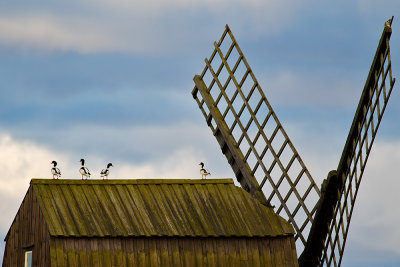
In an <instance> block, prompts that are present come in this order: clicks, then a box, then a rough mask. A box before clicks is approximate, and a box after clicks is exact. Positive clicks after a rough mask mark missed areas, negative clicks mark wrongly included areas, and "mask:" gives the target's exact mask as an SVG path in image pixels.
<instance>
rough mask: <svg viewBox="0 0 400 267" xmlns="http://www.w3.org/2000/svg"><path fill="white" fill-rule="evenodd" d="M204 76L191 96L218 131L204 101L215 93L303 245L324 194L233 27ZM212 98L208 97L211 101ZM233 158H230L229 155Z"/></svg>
mask: <svg viewBox="0 0 400 267" xmlns="http://www.w3.org/2000/svg"><path fill="white" fill-rule="evenodd" d="M205 63H206V66H205V68H204V70H203V72H202V73H201V75H200V77H201V79H202V81H203V82H204V84H205V86H206V88H205V90H204V91H205V92H203V91H202V89H201V88H197V87H195V88H194V90H193V92H192V93H193V96H194V98H195V100H196V102H197V104H198V105H199V107H200V109H201V111H202V113H203V115H204V117H205V118H206V120H207V123H208V125H209V127H210V128H211V130H212V131H213V133H214V135H215V134H216V132H217V131H218V130H221V129H218V126H217V123H216V121H215V120H219V119H220V118H218V117H217V118H214V117H213V116H212V114H211V112H210V110H209V108H208V107H207V105H205V99H204V97H202V95H199V94H198V93H197V92H198V91H200V93H201V94H205V95H204V96H206V101H207V99H209V96H211V98H212V100H209V101H210V102H212V103H211V104H212V105H213V106H214V105H215V106H216V107H217V108H218V109H219V111H220V113H221V115H222V120H223V121H224V123H226V126H227V128H228V129H229V134H231V135H232V136H233V138H234V141H235V147H236V148H237V149H238V150H240V151H241V153H243V156H244V160H245V161H246V162H247V164H248V166H249V167H250V171H251V175H253V176H254V177H255V178H256V180H257V182H258V185H257V186H258V187H259V188H260V189H261V190H262V192H264V194H265V196H267V199H268V201H269V202H270V203H271V204H272V205H275V206H276V212H277V213H278V214H280V215H281V216H283V217H285V218H286V219H288V220H289V221H290V222H291V223H292V225H293V227H294V228H295V231H296V236H295V238H296V245H297V250H298V251H299V252H300V251H302V248H303V246H304V245H305V243H306V240H307V237H308V232H309V229H310V227H311V224H312V222H313V216H314V213H315V211H316V204H317V201H318V199H319V197H320V191H319V188H318V187H317V186H316V184H315V182H314V180H313V179H312V177H311V175H310V173H309V171H308V170H307V168H306V166H305V165H304V163H303V161H302V159H301V158H300V156H299V154H298V153H297V151H296V149H295V148H294V146H293V144H292V142H291V141H290V139H289V137H288V136H287V134H286V132H285V130H284V129H283V127H282V125H281V123H280V122H279V120H278V118H277V116H276V114H275V112H274V111H273V109H272V107H271V105H270V104H269V102H268V100H267V98H266V97H265V95H264V92H263V91H262V89H261V87H260V85H259V83H258V82H257V79H256V78H255V76H254V74H253V72H252V70H251V68H250V66H249V64H248V63H247V60H246V59H245V57H244V55H243V53H242V51H241V49H240V48H239V46H238V44H237V42H236V40H235V38H234V36H233V34H232V32H231V31H230V29H229V27H228V26H226V29H225V31H224V33H223V35H222V37H221V39H220V40H219V42H218V43H217V42H215V43H214V51H213V52H212V54H211V57H210V59H205ZM208 104H210V103H208ZM228 160H229V159H228Z"/></svg>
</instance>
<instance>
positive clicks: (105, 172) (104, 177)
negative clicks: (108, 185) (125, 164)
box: [100, 163, 114, 180]
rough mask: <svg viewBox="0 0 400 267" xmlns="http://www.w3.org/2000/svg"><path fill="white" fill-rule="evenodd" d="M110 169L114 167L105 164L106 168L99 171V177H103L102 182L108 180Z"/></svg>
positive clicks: (110, 164)
mask: <svg viewBox="0 0 400 267" xmlns="http://www.w3.org/2000/svg"><path fill="white" fill-rule="evenodd" d="M110 167H114V165H112V163H108V164H107V168H106V169H103V170H101V172H100V176H101V177H103V180H104V179H107V180H108V175H109V174H110Z"/></svg>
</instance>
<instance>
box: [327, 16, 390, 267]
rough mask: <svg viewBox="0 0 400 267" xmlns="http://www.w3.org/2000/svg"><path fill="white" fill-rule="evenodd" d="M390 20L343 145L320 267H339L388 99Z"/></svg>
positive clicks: (386, 25)
mask: <svg viewBox="0 0 400 267" xmlns="http://www.w3.org/2000/svg"><path fill="white" fill-rule="evenodd" d="M392 20H393V17H392V19H390V20H388V21H387V22H386V23H385V27H384V30H383V33H382V36H381V39H380V41H379V44H378V48H377V51H376V54H375V57H374V60H373V62H372V65H371V69H370V72H369V74H368V77H367V80H366V83H365V86H364V90H363V92H362V95H361V98H360V102H359V105H358V108H357V111H356V114H355V116H354V120H353V124H352V126H351V129H350V132H349V135H348V138H347V141H346V145H345V147H344V149H343V153H342V157H341V160H340V162H339V165H338V169H337V172H338V175H339V177H340V178H341V183H342V185H341V188H340V191H339V192H338V194H339V201H338V203H337V205H336V207H335V210H334V217H333V218H334V219H333V220H332V222H331V224H330V226H329V233H328V236H327V238H326V239H325V245H324V247H325V248H324V252H323V256H322V258H321V261H320V265H321V266H322V265H324V266H325V265H326V266H332V265H333V266H340V264H341V261H342V258H343V253H344V248H345V244H346V239H347V236H348V231H349V226H350V220H351V216H352V213H353V209H354V204H355V201H356V197H357V193H358V189H359V186H360V183H361V179H362V176H363V173H364V170H365V166H366V163H367V160H368V157H369V153H370V151H371V148H372V145H373V142H374V140H375V137H376V133H377V130H378V128H379V125H380V122H381V120H382V117H383V113H384V111H385V109H386V106H387V103H388V101H389V97H390V95H391V92H392V89H393V86H394V83H395V79H394V78H393V77H392V69H391V60H390V46H389V40H390V36H391V33H392V29H391V24H392Z"/></svg>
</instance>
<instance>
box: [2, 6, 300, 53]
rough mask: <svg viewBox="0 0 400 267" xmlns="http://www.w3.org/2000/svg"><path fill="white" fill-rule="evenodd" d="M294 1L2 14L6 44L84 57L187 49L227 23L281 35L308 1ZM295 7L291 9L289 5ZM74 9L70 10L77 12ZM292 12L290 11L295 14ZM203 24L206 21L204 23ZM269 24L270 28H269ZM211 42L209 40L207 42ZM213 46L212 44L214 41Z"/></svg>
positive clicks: (48, 9)
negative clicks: (101, 53) (284, 15)
mask: <svg viewBox="0 0 400 267" xmlns="http://www.w3.org/2000/svg"><path fill="white" fill-rule="evenodd" d="M290 2H291V1H277V0H272V1H259V0H252V1H241V0H237V1H234V2H231V1H227V0H220V1H211V0H209V1H194V0H192V1H183V0H174V1H167V2H166V1H161V0H154V1H144V2H143V1H142V2H141V1H133V2H132V1H125V0H119V1H111V2H110V1H95V2H94V1H80V2H78V1H76V2H71V6H73V7H74V8H75V9H76V10H77V12H75V13H72V12H64V11H63V10H62V8H54V7H52V5H48V6H46V5H43V6H41V8H42V10H43V11H40V12H38V11H37V10H38V7H25V8H24V9H23V11H17V9H11V8H10V10H9V12H5V11H7V9H5V10H3V11H2V12H0V14H1V13H2V14H1V15H2V16H1V19H0V43H2V44H4V45H7V46H14V47H18V48H22V49H36V50H43V51H75V52H78V53H97V52H130V53H159V52H163V51H171V50H174V51H181V50H182V49H175V47H176V46H179V44H180V45H181V46H182V48H184V49H188V48H190V47H193V46H196V44H197V43H199V42H204V36H205V35H207V34H211V36H210V37H213V38H214V39H216V38H217V37H216V36H215V35H214V31H216V29H215V26H216V25H219V27H218V32H219V31H221V30H222V29H223V26H224V25H225V24H226V23H232V24H233V25H234V27H235V28H236V30H237V32H238V34H249V33H250V34H253V35H254V34H256V35H259V34H265V33H266V32H268V33H276V32H279V31H280V30H281V29H282V28H284V27H287V26H288V25H290V20H287V19H281V17H280V16H279V15H278V14H281V13H283V12H284V13H286V14H287V16H291V17H292V19H293V17H294V16H295V14H296V12H298V11H299V9H302V8H304V3H303V4H302V5H300V4H294V3H290ZM289 5H290V9H288V8H287V7H288V6H289ZM71 6H70V7H69V8H71ZM289 10H290V11H289ZM189 17H190V19H188V18H189ZM199 22H201V23H199ZM266 24H267V25H269V27H268V28H265V27H264V25H266ZM207 40H208V39H207ZM208 42H209V40H208Z"/></svg>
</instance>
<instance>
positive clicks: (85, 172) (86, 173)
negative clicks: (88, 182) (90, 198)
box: [79, 159, 90, 180]
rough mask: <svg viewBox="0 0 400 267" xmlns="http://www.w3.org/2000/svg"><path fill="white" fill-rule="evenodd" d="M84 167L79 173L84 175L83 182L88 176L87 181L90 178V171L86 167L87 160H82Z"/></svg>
mask: <svg viewBox="0 0 400 267" xmlns="http://www.w3.org/2000/svg"><path fill="white" fill-rule="evenodd" d="M80 162H81V164H82V166H81V168H80V169H79V172H80V173H81V174H82V180H83V176H86V179H87V178H88V177H89V178H90V171H89V169H88V168H86V167H85V160H84V159H81V160H80Z"/></svg>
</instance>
